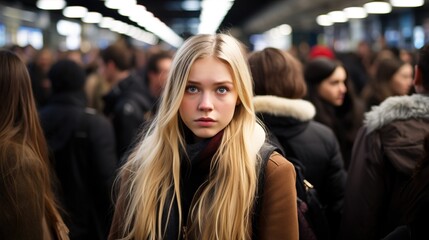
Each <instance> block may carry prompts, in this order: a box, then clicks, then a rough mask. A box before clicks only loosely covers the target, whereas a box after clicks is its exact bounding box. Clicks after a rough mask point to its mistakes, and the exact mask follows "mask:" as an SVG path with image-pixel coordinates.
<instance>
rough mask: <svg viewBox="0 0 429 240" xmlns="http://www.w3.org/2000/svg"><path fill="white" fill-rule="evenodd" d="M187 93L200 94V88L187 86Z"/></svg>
mask: <svg viewBox="0 0 429 240" xmlns="http://www.w3.org/2000/svg"><path fill="white" fill-rule="evenodd" d="M186 92H188V93H197V92H198V88H197V87H195V86H187V87H186Z"/></svg>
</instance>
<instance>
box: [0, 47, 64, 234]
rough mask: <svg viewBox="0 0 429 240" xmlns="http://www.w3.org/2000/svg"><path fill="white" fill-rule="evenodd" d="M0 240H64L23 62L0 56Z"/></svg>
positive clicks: (45, 148)
mask: <svg viewBox="0 0 429 240" xmlns="http://www.w3.org/2000/svg"><path fill="white" fill-rule="evenodd" d="M0 102H1V105H2V107H1V108H0V119H1V121H0V179H1V180H0V196H1V197H0V206H1V214H0V239H13V240H19V239H23V240H24V239H43V240H44V239H48V240H49V239H60V240H62V239H68V236H67V235H68V229H67V227H66V226H65V225H64V223H63V220H62V219H61V217H60V214H59V212H58V210H57V205H56V203H55V199H54V195H53V192H52V189H51V176H50V173H51V170H50V167H49V162H48V153H47V146H46V141H45V139H44V137H43V131H42V129H41V127H40V124H39V118H38V116H37V110H36V105H35V102H34V99H33V93H32V91H31V81H30V77H29V75H28V71H27V69H26V66H25V65H24V63H23V62H22V61H21V60H20V59H19V58H18V57H17V56H16V55H15V54H13V53H11V52H8V51H0Z"/></svg>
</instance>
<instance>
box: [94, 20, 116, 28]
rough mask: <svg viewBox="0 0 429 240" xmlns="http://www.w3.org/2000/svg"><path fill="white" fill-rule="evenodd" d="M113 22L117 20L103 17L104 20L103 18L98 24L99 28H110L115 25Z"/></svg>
mask: <svg viewBox="0 0 429 240" xmlns="http://www.w3.org/2000/svg"><path fill="white" fill-rule="evenodd" d="M113 21H115V19H113V18H111V17H103V18H101V21H100V23H99V24H98V26H99V27H101V28H109V27H110V25H111V24H112V23H113Z"/></svg>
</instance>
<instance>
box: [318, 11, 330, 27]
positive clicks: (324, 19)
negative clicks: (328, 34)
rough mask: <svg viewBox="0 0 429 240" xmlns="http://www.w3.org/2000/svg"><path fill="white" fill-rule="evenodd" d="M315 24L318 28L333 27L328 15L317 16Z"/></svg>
mask: <svg viewBox="0 0 429 240" xmlns="http://www.w3.org/2000/svg"><path fill="white" fill-rule="evenodd" d="M316 22H317V24H319V25H320V26H324V27H327V26H332V25H333V22H332V21H331V18H330V17H329V16H328V15H325V14H323V15H319V16H317V18H316Z"/></svg>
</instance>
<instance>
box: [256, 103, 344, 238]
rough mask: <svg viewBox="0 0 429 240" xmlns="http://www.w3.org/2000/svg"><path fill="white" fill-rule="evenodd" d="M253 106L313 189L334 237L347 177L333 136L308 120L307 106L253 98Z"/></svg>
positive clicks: (311, 113)
mask: <svg viewBox="0 0 429 240" xmlns="http://www.w3.org/2000/svg"><path fill="white" fill-rule="evenodd" d="M253 102H254V106H255V111H256V112H257V114H258V116H259V117H260V118H261V120H262V121H263V122H264V124H265V125H266V126H267V128H268V129H269V131H270V132H271V134H274V135H275V136H276V137H277V139H278V141H279V142H280V144H282V147H283V149H284V150H285V154H286V158H287V157H288V154H292V155H295V156H294V157H295V158H297V159H298V160H299V161H300V162H301V163H302V164H303V165H304V167H305V169H304V176H305V178H306V179H307V180H308V181H309V182H310V183H312V184H313V185H314V186H315V188H316V190H317V192H318V194H319V197H320V200H321V203H322V204H323V205H324V206H325V207H326V214H327V217H328V220H329V224H330V228H331V229H330V230H331V233H332V235H335V234H336V233H337V232H338V229H339V224H340V218H341V211H342V207H343V198H344V191H345V183H346V177H347V174H346V171H345V169H344V166H343V160H342V157H341V152H340V149H339V146H338V142H337V139H336V137H335V135H334V133H333V132H332V130H331V129H329V128H328V127H326V126H324V125H322V124H320V123H318V122H315V121H313V120H312V118H313V116H314V107H313V105H312V104H311V103H310V102H307V101H304V100H290V99H286V98H280V97H274V96H255V98H254V100H253ZM291 150H292V152H291Z"/></svg>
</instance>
